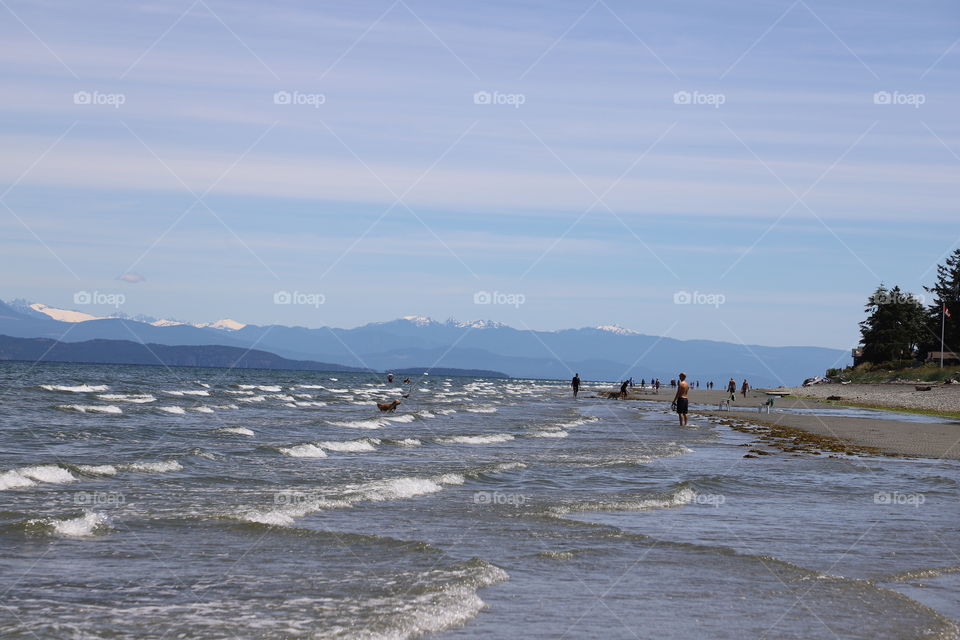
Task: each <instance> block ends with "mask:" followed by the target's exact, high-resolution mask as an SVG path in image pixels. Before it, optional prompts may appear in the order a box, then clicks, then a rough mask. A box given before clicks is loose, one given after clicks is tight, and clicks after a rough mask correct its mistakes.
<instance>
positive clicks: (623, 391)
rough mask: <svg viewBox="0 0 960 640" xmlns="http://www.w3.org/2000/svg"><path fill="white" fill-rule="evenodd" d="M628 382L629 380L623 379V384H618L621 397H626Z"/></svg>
mask: <svg viewBox="0 0 960 640" xmlns="http://www.w3.org/2000/svg"><path fill="white" fill-rule="evenodd" d="M629 384H630V381H629V380H624V381H623V384H621V385H620V397H621V398H626V397H627V386H629Z"/></svg>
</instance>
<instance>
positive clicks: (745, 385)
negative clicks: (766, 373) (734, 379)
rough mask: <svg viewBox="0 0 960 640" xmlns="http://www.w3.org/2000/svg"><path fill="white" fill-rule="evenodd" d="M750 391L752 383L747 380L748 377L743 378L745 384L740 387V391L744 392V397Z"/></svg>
mask: <svg viewBox="0 0 960 640" xmlns="http://www.w3.org/2000/svg"><path fill="white" fill-rule="evenodd" d="M748 391H750V383H749V382H747V379H746V378H744V379H743V386H741V387H740V393H742V394H743V397H744V398H746V397H747V392H748Z"/></svg>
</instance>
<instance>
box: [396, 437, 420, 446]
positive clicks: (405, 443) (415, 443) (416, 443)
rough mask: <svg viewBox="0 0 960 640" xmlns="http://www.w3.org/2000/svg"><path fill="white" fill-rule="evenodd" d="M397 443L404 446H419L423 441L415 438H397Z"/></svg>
mask: <svg viewBox="0 0 960 640" xmlns="http://www.w3.org/2000/svg"><path fill="white" fill-rule="evenodd" d="M397 444H399V445H403V446H405V447H419V446H420V445H422V444H423V443H422V442H420V441H419V440H417V439H416V438H404V439H403V440H397Z"/></svg>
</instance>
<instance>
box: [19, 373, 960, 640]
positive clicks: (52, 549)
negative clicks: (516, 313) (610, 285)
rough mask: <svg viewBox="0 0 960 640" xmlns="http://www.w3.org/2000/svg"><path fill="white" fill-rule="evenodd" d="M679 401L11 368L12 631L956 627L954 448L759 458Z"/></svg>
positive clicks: (303, 633)
mask: <svg viewBox="0 0 960 640" xmlns="http://www.w3.org/2000/svg"><path fill="white" fill-rule="evenodd" d="M411 389H412V391H411ZM408 392H410V395H409V397H407V398H404V397H402V396H403V394H405V393H408ZM395 398H400V399H401V401H402V404H401V405H400V406H399V407H398V408H397V411H396V412H395V413H387V414H382V413H380V411H378V409H377V407H376V404H375V403H376V402H388V401H390V400H393V399H395ZM666 404H667V403H666V402H664V403H650V402H639V403H635V402H624V401H616V400H606V399H601V398H598V397H595V388H594V387H593V386H592V385H590V384H589V383H588V384H586V385H585V387H584V389H583V390H581V393H580V397H579V398H578V399H574V398H572V397H571V394H570V393H569V389H568V388H567V386H566V384H565V383H560V382H549V381H534V380H494V379H482V378H455V377H434V376H426V377H417V378H416V380H415V384H413V385H412V387H411V385H403V384H402V383H399V382H395V383H394V384H387V383H386V380H385V378H384V376H377V375H373V374H343V373H318V372H290V371H273V372H271V371H228V370H218V369H191V368H176V369H164V368H159V367H131V366H100V365H97V366H89V365H56V364H42V365H31V364H26V363H23V364H21V363H6V364H2V365H0V567H2V570H0V594H2V598H0V636H2V637H4V638H35V637H40V638H47V637H56V638H73V637H77V638H101V637H103V638H158V639H159V638H175V637H210V638H248V637H262V638H288V637H304V638H307V637H309V638H416V637H422V636H425V635H435V636H436V637H447V638H474V637H487V638H519V637H523V638H563V637H566V638H579V637H603V638H624V639H628V638H631V639H632V638H735V639H737V640H742V639H743V638H838V637H839V638H865V639H866V638H870V639H884V638H891V639H892V638H953V637H957V624H956V622H955V621H956V620H957V619H958V618H960V596H958V594H960V558H958V554H960V526H958V525H960V483H958V473H957V472H958V466H960V465H958V463H957V462H955V461H934V460H922V459H896V458H873V457H853V456H850V457H848V456H843V457H829V456H828V455H810V454H802V455H790V454H786V453H782V452H777V453H775V454H774V455H769V456H759V457H758V458H755V459H751V458H744V457H743V456H744V453H746V451H747V446H745V445H749V444H750V440H748V436H747V435H745V434H743V433H740V432H737V431H732V430H730V429H729V428H728V427H726V426H723V425H720V424H715V423H713V422H710V421H708V420H706V419H704V418H701V417H698V416H696V415H694V416H692V420H691V422H692V423H695V424H692V425H691V426H689V427H687V428H680V427H679V426H678V425H677V424H676V420H675V416H671V415H670V414H669V413H668V412H667V409H668V407H667V406H666Z"/></svg>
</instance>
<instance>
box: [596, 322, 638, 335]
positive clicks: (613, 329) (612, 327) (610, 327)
mask: <svg viewBox="0 0 960 640" xmlns="http://www.w3.org/2000/svg"><path fill="white" fill-rule="evenodd" d="M594 329H596V330H597V331H606V332H608V333H615V334H617V335H618V336H639V335H642V334H641V333H640V332H639V331H634V330H633V329H624V328H623V327H621V326H619V325H616V324H601V325H600V326H598V327H594Z"/></svg>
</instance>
